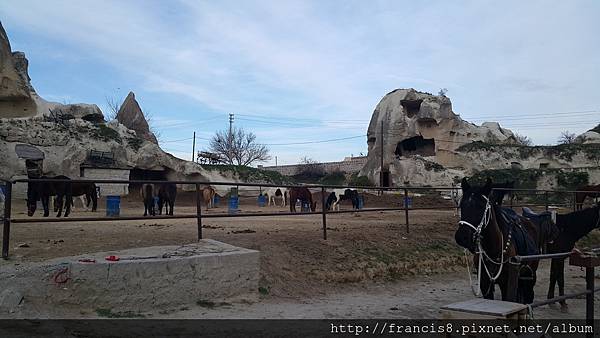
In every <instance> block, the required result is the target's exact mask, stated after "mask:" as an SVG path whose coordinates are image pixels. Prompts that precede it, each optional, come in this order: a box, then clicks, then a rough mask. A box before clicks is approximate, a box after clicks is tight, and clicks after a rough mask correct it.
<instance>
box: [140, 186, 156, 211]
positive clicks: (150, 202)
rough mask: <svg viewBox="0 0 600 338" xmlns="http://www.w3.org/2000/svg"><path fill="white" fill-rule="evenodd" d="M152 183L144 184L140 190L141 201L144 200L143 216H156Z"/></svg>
mask: <svg viewBox="0 0 600 338" xmlns="http://www.w3.org/2000/svg"><path fill="white" fill-rule="evenodd" d="M155 191H156V189H155V187H154V184H144V185H142V189H141V190H140V195H141V196H142V201H143V202H144V216H148V214H150V216H156V209H155V208H154V195H155V194H156V192H155Z"/></svg>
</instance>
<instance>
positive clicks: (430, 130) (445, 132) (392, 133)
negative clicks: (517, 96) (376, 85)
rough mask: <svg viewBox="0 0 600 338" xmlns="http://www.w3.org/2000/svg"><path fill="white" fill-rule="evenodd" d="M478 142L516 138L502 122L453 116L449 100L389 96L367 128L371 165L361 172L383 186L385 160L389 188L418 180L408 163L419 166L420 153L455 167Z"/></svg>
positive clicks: (414, 94) (408, 93) (407, 92)
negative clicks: (462, 150) (456, 158)
mask: <svg viewBox="0 0 600 338" xmlns="http://www.w3.org/2000/svg"><path fill="white" fill-rule="evenodd" d="M382 133H383V134H382ZM382 135H383V145H382V142H381V141H382ZM473 141H484V142H493V143H511V142H515V137H514V135H513V133H512V132H511V131H510V130H508V129H504V128H501V127H500V125H499V124H498V123H494V122H486V123H484V124H483V125H481V126H477V125H474V124H472V123H469V122H466V121H464V120H462V119H461V118H460V117H459V116H458V115H456V114H454V112H452V103H451V102H450V99H449V98H448V97H446V96H443V95H442V96H436V95H432V94H428V93H422V92H419V91H416V90H414V89H397V90H394V91H392V92H390V93H388V94H387V95H385V96H384V97H383V99H382V100H381V101H380V102H379V104H378V105H377V107H376V108H375V111H374V112H373V116H372V117H371V122H370V124H369V128H368V130H367V144H368V150H369V153H368V162H367V164H366V165H365V167H364V168H363V170H362V171H361V173H362V174H363V175H367V176H369V177H370V178H371V179H372V180H373V181H374V182H379V178H380V171H381V170H380V168H381V157H382V156H383V172H387V173H389V174H385V175H389V177H390V181H389V182H388V183H389V184H391V183H396V184H402V183H403V182H404V181H409V182H412V181H413V180H411V179H409V177H412V176H414V175H412V174H411V173H412V172H413V171H414V170H412V169H409V167H410V166H411V165H412V164H410V163H404V162H405V160H409V161H410V162H411V163H413V164H414V160H415V157H414V155H419V156H420V157H422V158H423V159H424V160H426V161H430V162H433V163H437V164H439V165H442V166H445V165H449V164H450V163H451V162H452V157H453V154H454V153H455V151H456V149H457V148H458V147H460V146H461V145H463V144H466V143H470V142H473ZM382 146H383V151H382ZM412 166H414V165H412Z"/></svg>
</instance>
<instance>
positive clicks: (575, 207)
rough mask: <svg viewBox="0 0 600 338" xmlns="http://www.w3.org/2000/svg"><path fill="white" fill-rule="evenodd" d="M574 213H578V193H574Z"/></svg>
mask: <svg viewBox="0 0 600 338" xmlns="http://www.w3.org/2000/svg"><path fill="white" fill-rule="evenodd" d="M573 211H577V193H576V192H574V193H573Z"/></svg>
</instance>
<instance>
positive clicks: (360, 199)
mask: <svg viewBox="0 0 600 338" xmlns="http://www.w3.org/2000/svg"><path fill="white" fill-rule="evenodd" d="M364 206H365V200H364V199H363V197H362V196H358V208H359V209H362V208H363V207H364Z"/></svg>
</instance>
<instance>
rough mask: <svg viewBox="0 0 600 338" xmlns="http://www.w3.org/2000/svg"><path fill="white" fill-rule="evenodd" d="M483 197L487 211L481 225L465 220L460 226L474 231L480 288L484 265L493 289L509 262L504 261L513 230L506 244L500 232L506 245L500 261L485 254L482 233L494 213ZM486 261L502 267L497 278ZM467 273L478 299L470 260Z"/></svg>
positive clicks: (509, 233) (501, 240)
mask: <svg viewBox="0 0 600 338" xmlns="http://www.w3.org/2000/svg"><path fill="white" fill-rule="evenodd" d="M482 197H483V198H484V199H485V209H484V211H483V216H482V217H481V221H480V222H479V224H478V225H477V226H474V225H473V224H471V223H469V222H467V221H463V220H461V221H459V222H458V224H459V225H466V226H468V227H470V228H472V229H473V230H474V234H473V238H474V240H475V242H476V243H477V250H478V251H477V252H476V254H479V264H478V265H479V268H478V269H477V279H478V284H479V286H481V266H482V265H483V268H484V269H485V272H486V274H487V276H488V278H489V279H490V281H491V283H490V287H492V286H493V285H494V283H495V282H496V280H497V279H498V278H499V277H500V274H501V273H502V269H503V267H504V264H505V263H506V262H508V259H507V260H506V261H505V260H504V253H505V252H506V251H508V249H509V247H510V241H511V238H512V230H509V232H508V237H507V241H506V243H505V242H504V234H503V233H502V231H500V242H501V243H504V246H503V247H502V251H501V252H500V261H496V260H495V259H493V258H492V257H490V256H489V255H488V254H487V252H485V250H484V249H483V245H482V244H481V240H482V238H483V236H482V234H481V233H482V232H483V230H484V229H485V228H486V227H487V226H488V224H489V223H490V220H491V219H492V216H493V215H492V213H493V211H492V205H491V204H490V200H489V198H487V197H486V196H483V195H482ZM466 255H467V249H465V257H466ZM484 259H487V260H488V261H490V262H491V263H493V264H495V265H499V266H500V267H499V268H498V272H497V273H496V275H495V276H492V273H491V272H490V270H489V269H488V267H487V265H486V264H485V261H484ZM467 273H468V274H469V283H470V284H471V290H472V291H473V294H474V295H475V296H477V297H479V296H481V294H479V293H478V292H476V291H475V288H474V286H473V281H472V279H471V271H470V268H469V260H468V259H467ZM480 291H481V290H480Z"/></svg>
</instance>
